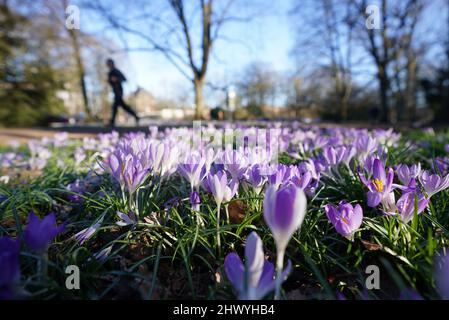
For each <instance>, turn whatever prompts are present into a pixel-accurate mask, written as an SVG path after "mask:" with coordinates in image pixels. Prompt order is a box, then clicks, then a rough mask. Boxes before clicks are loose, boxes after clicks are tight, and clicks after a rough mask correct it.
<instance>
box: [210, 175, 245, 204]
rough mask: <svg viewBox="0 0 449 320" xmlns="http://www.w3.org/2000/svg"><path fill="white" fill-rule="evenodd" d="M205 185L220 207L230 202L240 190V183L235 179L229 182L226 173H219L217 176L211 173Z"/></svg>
mask: <svg viewBox="0 0 449 320" xmlns="http://www.w3.org/2000/svg"><path fill="white" fill-rule="evenodd" d="M203 185H204V187H205V189H206V190H207V191H209V192H210V193H212V195H213V197H214V199H215V202H216V203H217V206H218V207H220V206H221V204H222V203H223V202H228V201H230V200H231V199H232V197H234V195H235V194H236V193H237V189H238V182H237V181H236V180H234V179H232V180H230V181H229V180H228V176H227V174H226V172H225V171H218V172H217V173H215V174H211V173H209V174H208V175H207V177H206V179H205V180H204V183H203Z"/></svg>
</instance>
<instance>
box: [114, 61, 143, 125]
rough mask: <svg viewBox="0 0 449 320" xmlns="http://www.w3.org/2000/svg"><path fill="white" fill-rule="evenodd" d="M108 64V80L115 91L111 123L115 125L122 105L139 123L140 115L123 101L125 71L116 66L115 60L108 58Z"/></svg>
mask: <svg viewBox="0 0 449 320" xmlns="http://www.w3.org/2000/svg"><path fill="white" fill-rule="evenodd" d="M106 65H107V66H108V68H109V73H108V82H109V84H110V85H111V88H112V92H113V93H114V103H113V104H112V117H111V121H110V125H111V126H114V125H115V117H116V116H117V111H118V107H119V106H121V107H122V108H123V110H125V111H126V112H128V113H129V114H130V115H132V116H133V117H134V118H135V119H136V124H139V120H140V119H139V117H138V116H137V114H136V113H135V112H134V110H133V109H131V107H130V106H129V105H127V104H126V103H125V101H123V88H122V82H124V81H126V78H125V76H124V75H123V73H121V72H120V70H119V69H117V68H116V67H115V63H114V60H112V59H108V60H106Z"/></svg>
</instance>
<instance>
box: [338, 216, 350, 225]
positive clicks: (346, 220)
mask: <svg viewBox="0 0 449 320" xmlns="http://www.w3.org/2000/svg"><path fill="white" fill-rule="evenodd" d="M340 218H341V221H343V222H344V223H346V224H349V221H348V219H346V218H343V217H340Z"/></svg>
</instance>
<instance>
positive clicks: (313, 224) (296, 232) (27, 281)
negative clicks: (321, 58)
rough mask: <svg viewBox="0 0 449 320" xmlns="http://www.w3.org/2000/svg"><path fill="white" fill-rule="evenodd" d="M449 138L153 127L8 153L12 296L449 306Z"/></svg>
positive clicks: (4, 231) (7, 264) (2, 238)
mask: <svg viewBox="0 0 449 320" xmlns="http://www.w3.org/2000/svg"><path fill="white" fill-rule="evenodd" d="M448 170H449V133H447V132H434V131H433V130H432V129H427V130H416V131H408V132H402V133H398V132H395V131H394V130H380V129H378V130H365V129H350V128H327V129H325V128H318V127H302V126H300V125H299V124H297V123H269V124H268V125H267V126H266V127H263V128H262V127H245V126H242V125H233V124H231V123H229V124H226V125H224V126H219V127H216V126H214V125H204V124H203V125H201V124H200V125H196V126H194V127H193V128H187V127H183V128H181V127H180V128H166V129H164V130H162V129H160V130H158V128H157V127H150V128H149V129H148V130H147V131H146V132H139V133H127V134H123V135H122V136H119V134H118V133H116V132H112V133H107V134H100V135H98V136H97V137H95V138H84V139H69V137H68V134H67V133H58V134H56V135H55V136H54V137H52V138H45V139H41V140H32V141H29V142H28V143H27V144H25V145H20V144H11V145H10V146H8V147H1V149H0V299H186V298H187V299H288V300H295V299H445V298H449V255H447V256H446V248H447V247H448V246H449V230H448V229H449V174H448Z"/></svg>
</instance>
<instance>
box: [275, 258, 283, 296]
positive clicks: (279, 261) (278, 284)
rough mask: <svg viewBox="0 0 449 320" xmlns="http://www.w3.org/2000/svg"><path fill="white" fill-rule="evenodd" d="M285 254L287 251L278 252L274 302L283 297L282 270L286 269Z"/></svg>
mask: <svg viewBox="0 0 449 320" xmlns="http://www.w3.org/2000/svg"><path fill="white" fill-rule="evenodd" d="M284 254H285V249H282V250H278V254H277V257H276V291H275V293H274V300H279V299H280V297H281V284H282V279H281V275H282V269H283V268H284Z"/></svg>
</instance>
